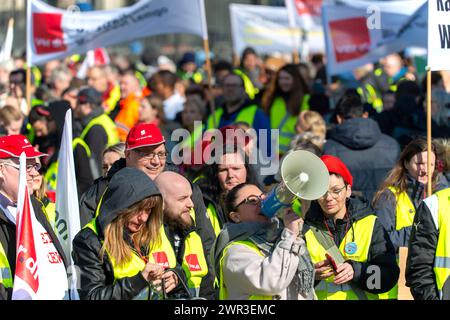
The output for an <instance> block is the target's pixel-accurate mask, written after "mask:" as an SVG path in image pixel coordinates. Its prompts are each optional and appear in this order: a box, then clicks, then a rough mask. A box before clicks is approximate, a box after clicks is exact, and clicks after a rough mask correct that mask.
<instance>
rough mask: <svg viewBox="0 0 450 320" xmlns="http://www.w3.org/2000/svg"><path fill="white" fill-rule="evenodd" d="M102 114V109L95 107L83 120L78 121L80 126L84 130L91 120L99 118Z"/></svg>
mask: <svg viewBox="0 0 450 320" xmlns="http://www.w3.org/2000/svg"><path fill="white" fill-rule="evenodd" d="M103 113H104V110H103V108H102V107H97V108H95V109H94V110H92V112H91V113H89V114H88V115H87V116H85V117H84V118H83V119H81V120H80V123H81V126H82V127H83V128H85V127H86V126H87V125H88V123H89V122H91V120H92V119H94V118H97V117H98V116H101V115H102V114H103Z"/></svg>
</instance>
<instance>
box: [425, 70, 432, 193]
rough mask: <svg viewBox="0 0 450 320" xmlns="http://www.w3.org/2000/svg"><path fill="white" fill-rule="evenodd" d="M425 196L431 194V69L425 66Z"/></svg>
mask: <svg viewBox="0 0 450 320" xmlns="http://www.w3.org/2000/svg"><path fill="white" fill-rule="evenodd" d="M426 70H427V173H428V175H427V177H428V182H427V195H428V196H431V194H432V188H431V187H432V185H431V183H432V182H431V176H432V175H431V174H430V172H431V68H430V67H429V66H427V68H426Z"/></svg>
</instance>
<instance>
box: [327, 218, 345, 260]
mask: <svg viewBox="0 0 450 320" xmlns="http://www.w3.org/2000/svg"><path fill="white" fill-rule="evenodd" d="M344 218H347V222H346V224H345V234H344V248H345V247H346V245H347V232H348V228H349V222H350V217H349V215H348V214H347V213H345V216H344ZM323 223H324V224H325V227H326V228H327V230H328V233H329V234H330V236H331V239H333V241H334V236H333V233H332V232H331V230H330V227H328V224H327V221H326V219H325V218H323ZM345 255H346V252H345V250H344V256H345Z"/></svg>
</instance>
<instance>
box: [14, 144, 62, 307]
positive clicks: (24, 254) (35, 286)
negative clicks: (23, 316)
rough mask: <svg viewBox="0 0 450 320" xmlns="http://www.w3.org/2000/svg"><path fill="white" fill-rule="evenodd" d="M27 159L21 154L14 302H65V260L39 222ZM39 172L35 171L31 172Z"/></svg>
mask: <svg viewBox="0 0 450 320" xmlns="http://www.w3.org/2000/svg"><path fill="white" fill-rule="evenodd" d="M26 166H27V159H26V156H25V153H22V154H21V155H20V165H19V191H18V198H17V215H16V269H15V274H14V284H13V293H12V299H13V300H61V299H67V298H68V284H67V276H66V269H65V266H64V262H63V259H62V258H61V256H60V255H59V253H58V251H57V249H56V247H55V245H54V243H53V241H52V237H51V236H50V235H49V233H48V232H47V230H46V229H45V228H44V227H43V226H42V225H41V223H40V222H39V221H38V220H37V219H36V216H35V213H34V210H33V206H32V204H31V201H30V194H29V190H30V188H31V186H29V185H28V183H27V168H26ZM31 170H35V169H31Z"/></svg>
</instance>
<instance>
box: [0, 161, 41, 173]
mask: <svg viewBox="0 0 450 320" xmlns="http://www.w3.org/2000/svg"><path fill="white" fill-rule="evenodd" d="M3 164H4V165H5V166H10V167H13V168H16V169H17V170H19V169H20V165H18V164H15V163H10V162H4V163H3ZM41 167H42V165H41V164H40V163H37V162H36V163H35V164H28V165H27V166H26V170H27V172H30V171H31V170H32V169H33V168H34V169H35V170H36V171H39V170H40V169H41Z"/></svg>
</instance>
